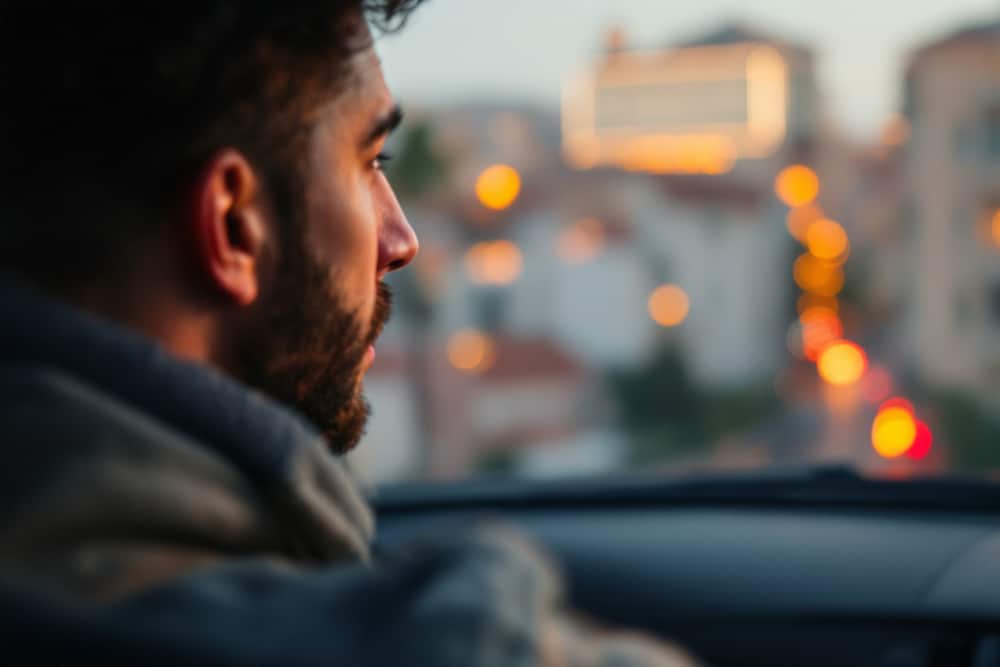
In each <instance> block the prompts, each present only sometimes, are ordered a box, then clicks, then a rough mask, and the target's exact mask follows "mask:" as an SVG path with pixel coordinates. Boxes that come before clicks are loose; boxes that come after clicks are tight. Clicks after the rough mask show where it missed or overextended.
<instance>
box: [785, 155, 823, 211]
mask: <svg viewBox="0 0 1000 667" xmlns="http://www.w3.org/2000/svg"><path fill="white" fill-rule="evenodd" d="M774 190H775V192H776V193H777V195H778V198H779V199H781V201H783V202H784V203H785V205H786V206H790V207H792V208H795V207H797V206H805V205H806V204H811V203H812V202H813V201H814V200H815V199H816V197H817V196H818V195H819V178H817V176H816V172H814V171H813V170H812V169H810V168H809V167H806V166H804V165H801V164H797V165H792V166H791V167H786V168H784V169H782V170H781V173H779V174H778V177H777V179H775V183H774Z"/></svg>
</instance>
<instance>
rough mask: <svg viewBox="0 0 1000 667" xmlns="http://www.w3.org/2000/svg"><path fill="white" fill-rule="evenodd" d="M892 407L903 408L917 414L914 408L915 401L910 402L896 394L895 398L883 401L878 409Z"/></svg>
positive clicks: (881, 410) (883, 409)
mask: <svg viewBox="0 0 1000 667" xmlns="http://www.w3.org/2000/svg"><path fill="white" fill-rule="evenodd" d="M890 408H901V409H903V410H906V411H907V412H909V413H910V414H911V415H912V414H916V413H915V412H914V410H913V403H910V402H909V401H908V400H906V399H905V398H901V397H899V396H894V397H893V398H890V399H889V400H887V401H885V402H884V403H882V405H880V406H878V411H879V412H883V411H885V410H888V409H890Z"/></svg>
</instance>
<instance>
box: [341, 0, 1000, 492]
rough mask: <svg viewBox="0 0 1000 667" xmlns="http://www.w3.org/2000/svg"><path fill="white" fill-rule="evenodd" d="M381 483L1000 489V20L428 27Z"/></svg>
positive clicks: (629, 20) (404, 75)
mask: <svg viewBox="0 0 1000 667" xmlns="http://www.w3.org/2000/svg"><path fill="white" fill-rule="evenodd" d="M378 46H379V51H380V54H381V56H382V59H383V62H384V66H385V70H386V73H387V77H388V79H389V83H390V87H392V88H393V90H394V94H395V95H396V96H397V97H398V98H399V99H400V101H401V102H402V103H403V105H404V107H405V109H406V121H405V123H404V125H403V127H402V129H401V131H400V132H399V133H398V135H397V136H396V137H395V138H394V140H393V143H392V144H391V145H390V149H391V150H390V152H391V153H392V154H393V161H392V162H390V163H389V164H388V166H387V171H388V174H389V178H390V181H391V182H392V183H393V185H394V187H395V188H396V190H397V193H398V194H399V197H400V199H401V201H402V203H403V206H404V208H405V210H406V211H407V214H408V216H409V218H410V221H411V222H412V224H413V226H414V228H415V229H416V231H417V233H418V234H419V236H420V239H421V251H420V254H419V256H418V257H417V259H416V260H415V261H414V263H413V265H412V266H411V267H410V268H409V269H408V270H406V271H402V272H399V273H398V274H396V275H395V276H394V278H393V280H392V281H391V286H392V288H393V290H394V293H395V303H396V308H395V316H394V319H393V320H392V321H391V323H390V325H389V326H388V328H387V330H386V332H385V334H384V336H383V338H382V339H381V341H380V343H379V346H378V350H377V359H376V362H375V366H374V368H373V370H372V372H371V373H370V374H369V376H368V378H367V379H366V392H367V396H368V398H369V401H370V403H371V405H372V408H373V418H372V421H371V423H370V424H369V428H368V435H367V438H366V443H365V446H363V447H360V448H359V449H358V450H357V452H356V454H353V455H352V456H354V458H355V463H356V464H357V467H358V468H359V470H361V472H362V473H363V475H364V476H366V477H368V478H371V479H375V480H379V481H386V480H415V479H457V478H470V477H480V476H484V475H489V476H494V477H496V476H515V477H559V476H581V475H604V474H619V473H627V472H629V471H644V472H650V471H663V472H675V473H686V472H688V471H695V470H706V469H708V470H714V469H723V470H728V469H741V470H757V469H763V468H770V467H774V466H783V465H800V464H812V463H847V464H850V465H852V466H853V467H855V468H857V469H859V470H861V471H863V472H865V473H867V474H876V475H888V476H892V477H894V478H908V477H913V476H924V475H953V474H966V473H975V474H989V473H990V471H991V470H993V469H997V468H998V466H1000V419H998V418H997V414H998V413H997V408H998V405H997V404H998V403H1000V392H998V388H1000V10H998V9H997V6H996V3H995V1H994V0H952V1H951V2H948V3H943V2H939V1H938V0H914V1H908V2H903V1H902V0H892V1H891V2H881V3H872V2H862V1H861V0H850V1H847V2H840V3H802V2H798V1H792V0H762V1H760V2H756V3H752V4H750V5H747V4H745V3H733V2H729V1H728V0H703V1H702V2H697V3H663V2H653V1H651V0H650V1H640V0H630V1H627V2H621V1H614V0H588V1H586V2H573V3H554V2H541V3H540V2H504V3H489V2H464V1H463V0H435V1H434V2H432V3H429V4H428V6H427V7H425V8H424V10H422V11H421V12H420V13H418V15H416V16H414V18H413V21H412V25H411V26H409V28H408V29H407V30H406V31H404V32H403V33H402V34H401V35H398V36H389V37H384V38H382V39H381V40H380V42H379V45H378Z"/></svg>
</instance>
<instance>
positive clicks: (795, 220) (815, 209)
mask: <svg viewBox="0 0 1000 667" xmlns="http://www.w3.org/2000/svg"><path fill="white" fill-rule="evenodd" d="M822 217H823V210H822V209H821V208H820V207H819V206H816V205H815V204H807V205H805V206H799V207H797V208H793V209H792V210H790V211H789V212H788V216H787V217H786V218H785V226H786V227H788V233H789V234H791V235H792V237H793V238H794V239H795V240H797V241H801V242H802V243H805V242H806V232H807V231H809V226H810V225H811V224H812V223H814V222H815V221H817V220H819V219H821V218H822Z"/></svg>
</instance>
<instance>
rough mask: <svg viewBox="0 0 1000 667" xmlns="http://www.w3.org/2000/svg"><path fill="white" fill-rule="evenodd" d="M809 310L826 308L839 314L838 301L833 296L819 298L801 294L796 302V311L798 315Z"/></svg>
mask: <svg viewBox="0 0 1000 667" xmlns="http://www.w3.org/2000/svg"><path fill="white" fill-rule="evenodd" d="M810 308H826V309H827V310H832V311H833V312H835V313H839V312H840V301H839V300H838V299H837V297H835V296H820V295H819V294H810V293H808V292H807V293H806V294H802V295H800V296H799V299H798V301H797V302H796V310H798V312H799V314H800V315H801V314H802V313H804V312H806V311H807V310H809V309H810Z"/></svg>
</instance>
